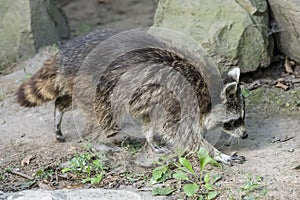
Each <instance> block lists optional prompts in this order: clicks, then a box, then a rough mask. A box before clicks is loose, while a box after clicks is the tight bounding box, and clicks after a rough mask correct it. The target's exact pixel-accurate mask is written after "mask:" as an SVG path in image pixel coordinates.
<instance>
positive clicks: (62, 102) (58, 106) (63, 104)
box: [54, 95, 72, 142]
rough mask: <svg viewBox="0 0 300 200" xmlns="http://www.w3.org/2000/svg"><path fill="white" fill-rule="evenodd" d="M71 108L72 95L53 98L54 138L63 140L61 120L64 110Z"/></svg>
mask: <svg viewBox="0 0 300 200" xmlns="http://www.w3.org/2000/svg"><path fill="white" fill-rule="evenodd" d="M71 108H72V96H69V95H64V96H60V97H58V98H57V99H56V100H55V107H54V128H55V134H56V140H57V141H59V142H64V141H65V138H64V136H63V134H62V132H61V122H62V118H63V115H64V113H65V112H67V111H69V110H71Z"/></svg>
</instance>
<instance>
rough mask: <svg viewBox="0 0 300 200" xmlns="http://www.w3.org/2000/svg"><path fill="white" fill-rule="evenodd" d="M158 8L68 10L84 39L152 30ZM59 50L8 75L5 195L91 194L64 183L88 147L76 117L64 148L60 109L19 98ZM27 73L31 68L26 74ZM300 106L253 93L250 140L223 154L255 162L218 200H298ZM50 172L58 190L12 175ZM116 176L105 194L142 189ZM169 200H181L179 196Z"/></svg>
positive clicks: (279, 96) (2, 118)
mask: <svg viewBox="0 0 300 200" xmlns="http://www.w3.org/2000/svg"><path fill="white" fill-rule="evenodd" d="M66 2H67V1H66ZM154 7H155V6H154V4H153V2H152V1H149V0H126V1H118V0H111V1H108V2H107V3H98V2H97V1H96V0H90V1H83V0H82V1H80V0H74V1H71V2H69V3H68V4H64V7H63V8H64V10H65V12H66V15H67V16H68V18H69V20H70V25H71V30H72V33H73V35H79V34H82V33H83V32H86V31H89V30H91V29H93V28H94V27H96V26H100V27H110V28H116V29H130V28H135V27H147V26H150V25H151V23H152V20H153V14H154V10H155V8H154ZM54 50H55V49H53V48H51V47H48V48H45V49H43V50H41V51H40V52H39V53H38V54H37V55H36V56H35V57H33V58H31V59H28V60H26V61H24V62H21V63H19V64H17V67H16V68H15V71H14V72H13V73H10V74H8V75H5V76H4V75H0V85H1V87H0V134H1V137H0V183H1V184H0V192H1V191H3V192H12V191H19V190H24V189H31V188H34V189H35V188H42V189H57V188H76V187H91V186H90V185H81V184H76V182H74V181H73V180H68V179H66V178H64V177H60V175H61V174H60V173H59V172H58V171H57V170H59V169H58V166H59V164H61V163H64V162H66V161H68V160H70V159H71V158H72V156H73V155H74V153H75V152H80V151H83V150H84V149H85V148H86V147H85V146H84V144H82V143H79V137H78V134H77V133H76V129H75V126H74V121H73V117H72V113H71V112H68V113H67V114H66V116H65V117H64V120H63V124H62V130H63V132H64V135H65V136H66V142H65V143H63V144H62V143H58V142H56V141H55V139H54V138H55V137H54V131H53V109H54V105H53V102H50V103H48V104H45V105H43V106H40V107H36V108H31V109H27V108H22V107H20V106H19V105H18V104H17V103H16V102H15V99H14V92H15V91H16V89H17V87H18V86H19V85H20V84H21V83H22V81H23V80H24V78H25V77H26V76H27V75H28V74H29V73H34V72H35V71H36V70H37V69H39V68H40V67H41V66H42V63H43V62H44V61H45V60H46V59H47V58H49V57H50V55H51V54H53V52H54ZM23 68H25V69H26V73H25V72H24V69H23ZM271 72H272V70H271ZM281 74H282V73H279V75H278V76H281ZM276 78H279V77H276ZM274 93H275V94H276V95H274ZM299 100H300V88H299V87H295V88H291V89H290V90H288V91H283V90H282V89H279V88H274V87H266V86H262V87H261V88H259V89H256V90H253V92H251V94H250V97H249V98H247V99H246V101H247V104H246V105H247V115H246V123H247V131H248V134H249V138H248V139H246V140H241V141H239V142H238V143H234V144H232V145H230V146H224V145H223V146H222V147H221V149H222V151H223V152H225V153H229V154H230V153H231V152H233V151H238V153H239V155H244V156H246V159H247V160H246V162H245V163H244V164H235V165H234V166H224V167H223V169H217V172H218V173H220V174H221V175H222V180H221V181H220V183H219V186H220V188H222V190H223V193H221V195H220V196H219V197H218V199H229V198H230V197H232V199H291V200H294V199H298V198H299V197H300V169H299V168H300V167H299V166H300V109H299V106H300V105H299ZM28 156H32V158H31V159H30V162H29V164H27V165H26V164H25V165H24V166H22V165H21V161H22V160H23V159H24V158H25V157H28ZM46 168H51V169H53V170H54V171H55V174H56V178H57V180H56V182H55V183H53V181H51V180H48V182H47V180H43V181H40V182H38V183H37V182H31V181H28V179H26V178H23V177H20V176H18V175H14V174H11V173H7V172H6V171H7V170H11V169H13V170H14V171H17V172H20V173H22V174H26V175H28V176H33V175H34V174H35V173H36V171H37V170H38V169H46ZM135 170H136V169H135ZM132 173H137V171H133V172H132ZM142 173H145V174H148V175H149V174H151V169H144V170H143V171H142ZM115 174H116V175H115V176H113V175H114V174H113V173H111V174H110V179H109V178H107V179H104V183H103V184H102V187H105V188H119V187H122V184H123V186H126V185H133V187H134V188H140V187H139V186H137V185H135V184H130V183H128V181H127V182H126V181H125V180H123V179H122V178H120V177H118V176H117V173H115ZM249 176H250V177H257V176H259V177H261V178H262V180H263V182H264V184H265V186H266V187H265V189H266V191H267V192H266V194H262V193H261V191H254V192H253V196H251V195H248V194H245V192H243V191H241V187H242V186H243V185H245V184H246V183H247V181H248V182H249V180H247V177H249ZM58 179H59V180H60V181H58ZM113 180H114V181H113ZM109 182H111V184H109ZM112 182H113V183H114V184H112ZM251 197H253V198H251ZM255 197H256V198H255ZM169 199H175V197H172V196H171V197H169Z"/></svg>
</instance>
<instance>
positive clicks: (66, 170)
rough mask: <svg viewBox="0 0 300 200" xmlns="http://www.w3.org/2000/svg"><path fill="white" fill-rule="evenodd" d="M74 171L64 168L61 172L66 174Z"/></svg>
mask: <svg viewBox="0 0 300 200" xmlns="http://www.w3.org/2000/svg"><path fill="white" fill-rule="evenodd" d="M71 170H72V169H71V168H63V169H62V170H61V172H62V173H66V172H69V171H71Z"/></svg>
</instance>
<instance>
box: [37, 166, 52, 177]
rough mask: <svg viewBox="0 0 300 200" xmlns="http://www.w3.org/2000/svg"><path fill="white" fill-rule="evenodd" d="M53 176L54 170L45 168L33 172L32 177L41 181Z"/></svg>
mask: <svg viewBox="0 0 300 200" xmlns="http://www.w3.org/2000/svg"><path fill="white" fill-rule="evenodd" d="M53 174H54V170H53V169H52V168H51V167H47V168H41V169H38V170H37V171H36V172H35V175H34V176H35V177H38V178H41V179H47V178H50V177H51V176H52V175H53Z"/></svg>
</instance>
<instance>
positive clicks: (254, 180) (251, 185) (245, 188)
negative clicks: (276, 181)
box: [240, 174, 267, 199]
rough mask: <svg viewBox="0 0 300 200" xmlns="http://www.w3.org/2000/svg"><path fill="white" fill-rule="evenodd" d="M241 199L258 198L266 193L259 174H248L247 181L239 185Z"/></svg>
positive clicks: (264, 184)
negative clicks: (241, 193)
mask: <svg viewBox="0 0 300 200" xmlns="http://www.w3.org/2000/svg"><path fill="white" fill-rule="evenodd" d="M240 189H241V191H242V192H243V193H244V194H243V199H258V198H259V197H260V196H265V195H266V194H267V186H266V182H265V181H264V180H263V178H262V177H260V176H256V177H254V176H251V175H249V174H248V176H247V181H246V182H245V183H244V185H242V186H241V187H240Z"/></svg>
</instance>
